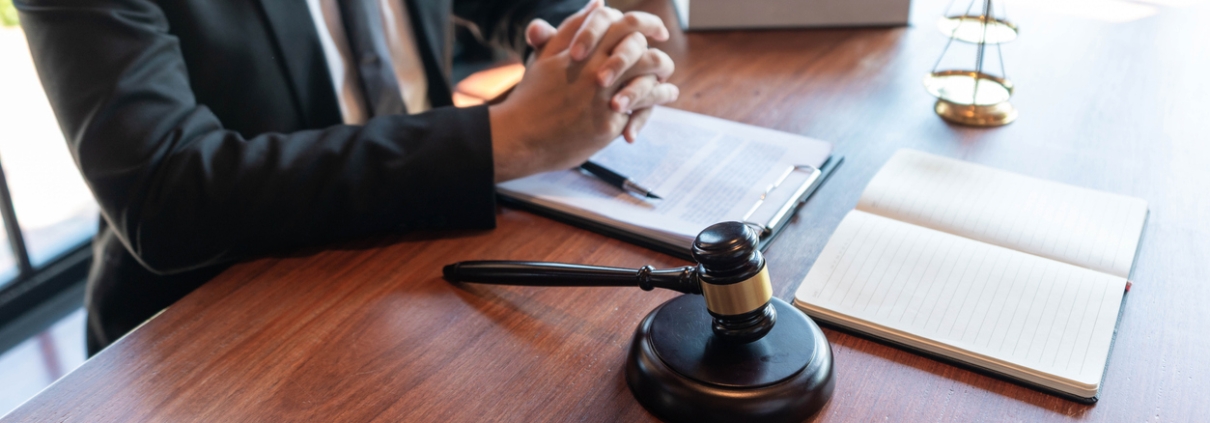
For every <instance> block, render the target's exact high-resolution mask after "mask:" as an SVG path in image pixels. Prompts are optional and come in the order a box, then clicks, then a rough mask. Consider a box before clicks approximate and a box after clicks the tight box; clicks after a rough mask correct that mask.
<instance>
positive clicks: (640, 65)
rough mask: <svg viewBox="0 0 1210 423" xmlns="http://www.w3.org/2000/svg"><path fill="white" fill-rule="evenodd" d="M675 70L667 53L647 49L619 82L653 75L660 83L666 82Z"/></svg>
mask: <svg viewBox="0 0 1210 423" xmlns="http://www.w3.org/2000/svg"><path fill="white" fill-rule="evenodd" d="M675 70H676V64H674V63H672V58H671V57H668V53H664V52H663V51H662V50H660V49H658V48H649V49H647V51H646V52H645V53H643V57H640V58H639V61H638V62H635V64H634V66H631V67H630V69H628V70H627V71H626V72H625V73H623V74H622V76H621V77H619V78H618V80H620V81H625V80H629V79H631V78H634V77H636V76H640V75H655V76H656V78H657V79H659V80H660V82H664V81H667V80H668V77H670V76H672V72H673V71H675Z"/></svg>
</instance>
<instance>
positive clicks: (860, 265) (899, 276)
mask: <svg viewBox="0 0 1210 423" xmlns="http://www.w3.org/2000/svg"><path fill="white" fill-rule="evenodd" d="M1125 284H1126V280H1125V279H1123V278H1118V277H1114V276H1110V275H1106V274H1103V273H1099V272H1095V271H1091V270H1088V269H1084V268H1080V267H1076V266H1072V265H1069V264H1066V263H1061V262H1058V261H1054V260H1049V259H1045V258H1041V257H1037V256H1033V255H1029V254H1023V253H1020V252H1017V251H1013V250H1010V249H1007V248H1003V247H999V246H995V245H990V244H985V243H981V242H976V241H972V240H970V239H966V238H963V237H959V236H954V235H951V234H947V233H944V232H939V231H935V230H932V229H928V228H923V227H919V226H915V225H910V224H905V223H903V222H898V221H895V220H891V219H888V218H885V217H881V216H877V215H873V214H868V213H864V212H861V211H857V210H854V211H852V212H850V213H849V215H848V216H846V217H845V219H844V221H842V222H841V224H840V227H839V228H838V229H837V230H836V233H835V234H833V235H832V238H831V240H830V241H828V244H827V246H826V247H824V250H823V252H822V253H821V255H820V257H819V260H817V261H816V263H815V265H814V267H812V268H811V271H810V273H808V274H807V277H806V279H805V280H804V281H803V283H802V285H801V286H800V287H799V289H798V292H797V293H796V295H795V302H796V304H798V305H799V307H802V308H804V309H805V310H806V311H807V312H808V314H811V315H812V316H813V317H816V318H820V319H822V320H825V321H831V322H833V323H836V324H840V325H842V326H848V327H854V328H856V329H859V330H862V331H865V332H870V333H872V334H874V335H876V336H882V337H886V338H888V339H891V340H896V341H900V342H904V343H907V344H909V345H912V346H915V347H918V348H923V349H926V350H930V351H931V352H933V353H937V354H942V355H946V356H949V357H952V358H956V359H959V360H962V361H966V362H969V363H972V364H976V365H978V366H981V367H985V368H991V369H992V370H997V371H1001V372H1004V373H1008V374H1010V375H1014V376H1017V377H1021V378H1024V379H1026V380H1030V381H1032V382H1035V383H1039V384H1042V385H1045V386H1051V387H1054V388H1055V389H1062V390H1066V391H1071V392H1072V393H1075V394H1077V395H1080V396H1084V397H1092V396H1095V395H1096V388H1097V386H1098V384H1099V383H1100V380H1101V375H1102V372H1103V369H1104V368H1105V362H1106V359H1107V357H1108V354H1109V346H1110V341H1111V338H1112V336H1113V329H1114V326H1115V324H1116V319H1117V315H1118V308H1119V306H1120V304H1121V301H1122V294H1123V291H1124V290H1125ZM1031 369H1032V370H1031ZM1064 385H1065V386H1068V388H1060V387H1059V386H1064Z"/></svg>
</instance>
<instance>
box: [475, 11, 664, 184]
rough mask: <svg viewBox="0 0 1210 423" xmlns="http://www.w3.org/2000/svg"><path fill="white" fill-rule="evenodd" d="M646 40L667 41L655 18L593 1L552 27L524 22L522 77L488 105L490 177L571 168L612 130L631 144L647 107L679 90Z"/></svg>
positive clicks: (613, 135)
mask: <svg viewBox="0 0 1210 423" xmlns="http://www.w3.org/2000/svg"><path fill="white" fill-rule="evenodd" d="M648 38H650V39H652V40H655V41H665V40H667V39H668V29H667V28H666V27H665V26H664V23H663V21H661V20H660V19H659V18H658V17H656V16H654V15H651V14H648V13H643V12H627V13H622V12H619V11H618V10H616V9H611V8H608V7H605V6H604V5H603V4H602V3H601V0H592V1H591V2H589V4H588V5H587V6H585V7H584V8H583V9H581V10H580V11H579V12H577V13H576V14H574V15H572V16H570V17H568V18H567V19H566V20H564V21H563V23H562V24H560V25H559V27H558V28H555V27H553V26H551V25H550V24H549V23H547V22H546V21H543V20H541V19H536V20H534V21H533V22H532V23H530V25H529V27H528V28H527V29H526V41H527V42H528V43H529V45H530V46H532V47H534V48H535V52H534V54H533V57H531V60H530V63H529V65H528V66H527V69H526V72H525V76H524V77H523V78H522V79H521V82H520V83H519V84H517V86H516V88H514V89H513V92H512V93H511V94H509V96H508V98H507V99H505V100H504V101H503V102H501V103H499V104H495V105H492V106H490V108H489V115H490V119H491V134H492V158H493V162H494V164H495V180H496V182H503V181H507V180H510V179H516V178H520V177H524V176H528V175H532V174H535V173H540V172H547V171H552V170H558V169H570V168H573V167H575V166H578V165H579V164H580V163H583V162H584V161H585V160H587V159H588V158H589V157H590V156H592V155H593V154H594V153H596V152H597V151H598V150H600V149H601V148H604V147H605V146H606V145H608V144H609V142H610V141H612V140H613V139H615V138H617V137H618V136H619V135H620V136H623V137H624V138H625V139H626V140H627V141H628V142H634V141H635V139H636V137H637V136H638V132H639V130H640V129H642V127H643V124H644V123H646V121H647V119H648V118H649V117H650V116H651V111H652V109H651V108H652V107H653V106H655V105H659V104H665V103H669V102H672V101H675V100H676V98H677V96H678V95H679V94H680V91H679V90H678V89H677V87H676V86H675V85H672V84H670V83H668V82H666V81H667V79H668V77H669V76H670V75H672V71H673V64H672V59H671V58H669V57H668V55H667V54H665V53H664V52H663V51H660V50H658V49H655V48H649V47H648V46H647V41H648Z"/></svg>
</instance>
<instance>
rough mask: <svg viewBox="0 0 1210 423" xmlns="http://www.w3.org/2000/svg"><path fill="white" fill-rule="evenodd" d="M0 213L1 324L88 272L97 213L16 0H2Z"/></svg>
mask: <svg viewBox="0 0 1210 423" xmlns="http://www.w3.org/2000/svg"><path fill="white" fill-rule="evenodd" d="M0 219H2V220H3V225H4V230H3V231H0V241H3V245H2V246H0V326H3V325H5V324H7V323H10V322H11V321H12V320H13V319H15V318H16V317H18V316H20V315H21V314H22V313H24V312H25V311H28V310H29V309H31V308H32V307H34V306H36V305H38V304H40V303H41V302H42V301H44V300H46V299H47V298H50V297H51V296H53V295H54V294H56V293H58V292H60V291H62V290H63V289H64V288H66V287H67V286H69V285H71V284H74V283H79V282H80V281H81V280H83V278H84V275H85V274H86V273H87V261H88V259H89V254H88V253H89V252H88V250H87V248H86V245H87V243H88V241H89V239H90V238H91V237H92V235H93V234H94V233H95V232H96V229H97V219H98V211H97V206H96V203H95V202H94V201H93V199H92V195H91V193H90V192H89V191H88V188H87V186H86V185H85V184H84V180H83V178H81V177H80V172H79V170H77V169H76V166H75V162H74V160H73V159H72V157H71V154H70V152H69V151H68V149H67V144H66V143H65V142H64V140H63V135H62V133H60V132H59V125H58V123H57V122H56V121H55V116H54V113H53V112H52V111H51V108H50V103H49V102H48V101H47V99H46V95H45V94H44V93H43V91H42V84H41V83H40V81H39V80H38V75H37V72H36V70H35V69H34V64H33V59H32V58H31V56H30V52H29V46H28V44H27V43H26V41H25V33H24V32H23V31H22V30H21V27H20V25H19V23H18V22H17V14H16V10H15V9H14V8H13V5H12V2H11V0H0ZM65 271H66V272H67V273H64V272H65Z"/></svg>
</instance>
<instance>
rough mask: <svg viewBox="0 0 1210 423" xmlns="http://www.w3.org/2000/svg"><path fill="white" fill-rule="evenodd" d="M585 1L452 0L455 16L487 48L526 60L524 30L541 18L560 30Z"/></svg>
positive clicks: (586, 1)
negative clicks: (474, 30) (475, 30)
mask: <svg viewBox="0 0 1210 423" xmlns="http://www.w3.org/2000/svg"><path fill="white" fill-rule="evenodd" d="M585 4H588V0H514V1H501V0H454V14H455V15H457V16H458V17H459V18H462V19H463V20H466V21H468V22H470V23H473V24H475V26H476V27H478V29H479V34H480V35H482V36H483V38H484V40H485V41H487V42H488V43H490V44H493V45H497V46H500V47H503V48H505V49H508V50H511V51H513V52H516V53H518V54H519V55H521V57H525V55H526V54H525V53H527V52H528V46H527V45H526V44H525V27H526V26H528V25H529V22H530V21H532V20H534V19H538V18H541V19H543V20H545V21H547V22H550V24H551V25H554V26H559V24H560V23H562V22H563V20H564V19H567V17H568V16H570V15H571V14H573V13H575V12H576V11H577V10H580V8H582V7H584V5H585Z"/></svg>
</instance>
